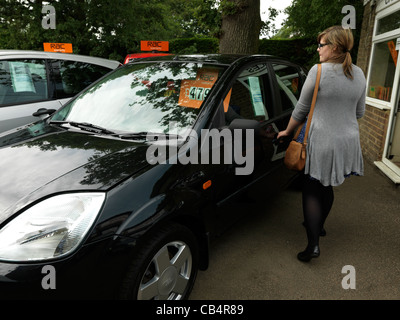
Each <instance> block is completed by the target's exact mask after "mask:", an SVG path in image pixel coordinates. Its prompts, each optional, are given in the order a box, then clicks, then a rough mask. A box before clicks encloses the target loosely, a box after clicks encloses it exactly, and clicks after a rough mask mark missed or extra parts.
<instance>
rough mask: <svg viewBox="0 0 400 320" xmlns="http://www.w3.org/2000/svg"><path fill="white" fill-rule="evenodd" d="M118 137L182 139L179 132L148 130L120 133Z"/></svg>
mask: <svg viewBox="0 0 400 320" xmlns="http://www.w3.org/2000/svg"><path fill="white" fill-rule="evenodd" d="M118 137H119V138H120V139H128V140H129V139H132V140H134V139H146V140H148V139H149V138H151V139H152V140H154V141H156V140H160V139H163V140H164V139H165V140H170V139H182V137H181V136H180V135H177V134H171V133H164V132H147V131H142V132H133V133H127V134H118Z"/></svg>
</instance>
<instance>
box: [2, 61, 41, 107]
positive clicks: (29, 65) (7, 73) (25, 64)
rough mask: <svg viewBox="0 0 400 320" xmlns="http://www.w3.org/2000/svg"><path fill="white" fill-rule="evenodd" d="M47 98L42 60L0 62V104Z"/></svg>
mask: <svg viewBox="0 0 400 320" xmlns="http://www.w3.org/2000/svg"><path fill="white" fill-rule="evenodd" d="M47 98H48V91H47V75H46V66H45V62H44V60H26V59H24V60H9V61H1V62H0V104H17V103H29V102H34V101H39V100H46V99H47Z"/></svg>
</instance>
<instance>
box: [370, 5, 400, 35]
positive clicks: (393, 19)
mask: <svg viewBox="0 0 400 320" xmlns="http://www.w3.org/2000/svg"><path fill="white" fill-rule="evenodd" d="M398 28H400V11H396V12H395V13H392V14H390V15H388V16H387V17H384V18H382V19H379V20H378V25H377V28H376V35H380V34H382V33H385V32H389V31H392V30H395V29H398Z"/></svg>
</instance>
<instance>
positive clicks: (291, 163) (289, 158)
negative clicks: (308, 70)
mask: <svg viewBox="0 0 400 320" xmlns="http://www.w3.org/2000/svg"><path fill="white" fill-rule="evenodd" d="M320 78H321V64H318V73H317V79H316V81H315V88H314V95H313V99H312V103H311V108H310V112H309V114H308V120H307V126H306V132H305V134H304V139H303V142H297V141H296V140H297V137H298V136H299V134H300V132H301V129H302V127H303V124H302V125H300V126H299V128H298V129H297V132H296V134H295V136H294V137H293V140H292V141H290V144H289V147H288V148H287V150H286V154H285V159H284V161H283V162H284V164H285V166H286V167H287V168H288V169H290V170H296V171H302V170H303V169H304V167H305V165H306V148H307V137H308V130H309V129H310V125H311V119H312V116H313V113H314V107H315V102H316V101H317V93H318V87H319V81H320Z"/></svg>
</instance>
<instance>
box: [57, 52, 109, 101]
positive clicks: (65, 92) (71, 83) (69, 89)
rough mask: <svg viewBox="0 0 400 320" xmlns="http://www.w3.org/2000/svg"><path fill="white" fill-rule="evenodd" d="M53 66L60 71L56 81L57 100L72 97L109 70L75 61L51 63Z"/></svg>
mask: <svg viewBox="0 0 400 320" xmlns="http://www.w3.org/2000/svg"><path fill="white" fill-rule="evenodd" d="M53 66H57V68H59V70H60V77H58V78H57V79H56V90H57V98H59V99H60V98H69V97H73V96H74V95H76V94H77V93H79V92H81V91H82V90H83V89H85V88H86V87H87V86H89V85H90V84H92V83H93V82H94V81H96V80H97V79H99V78H100V77H102V76H103V75H105V74H107V73H108V72H110V71H111V69H108V68H105V67H102V66H98V65H94V64H90V63H83V62H76V61H63V60H60V61H53Z"/></svg>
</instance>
